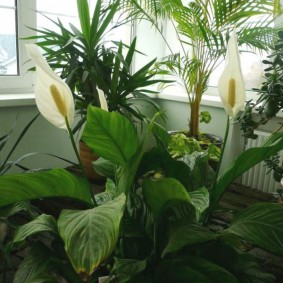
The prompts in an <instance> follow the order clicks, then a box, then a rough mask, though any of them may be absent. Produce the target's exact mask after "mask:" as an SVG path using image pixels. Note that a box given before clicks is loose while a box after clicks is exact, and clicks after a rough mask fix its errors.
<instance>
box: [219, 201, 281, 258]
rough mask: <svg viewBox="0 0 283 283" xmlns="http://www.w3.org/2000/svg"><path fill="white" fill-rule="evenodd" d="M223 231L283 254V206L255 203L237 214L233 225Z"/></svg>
mask: <svg viewBox="0 0 283 283" xmlns="http://www.w3.org/2000/svg"><path fill="white" fill-rule="evenodd" d="M222 232H223V233H233V234H236V235H238V236H239V237H241V238H243V239H245V240H247V241H249V242H252V243H253V244H255V245H257V246H259V247H261V248H263V249H266V250H268V251H271V252H274V253H277V254H281V255H283V206H282V205H279V204H274V203H258V204H255V205H253V206H251V207H249V208H246V209H245V210H243V211H242V212H241V213H240V214H239V215H237V216H236V218H235V219H234V220H233V222H232V224H231V226H230V227H229V228H228V229H226V230H223V231H222Z"/></svg>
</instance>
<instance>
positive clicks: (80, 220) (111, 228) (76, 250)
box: [58, 194, 126, 275]
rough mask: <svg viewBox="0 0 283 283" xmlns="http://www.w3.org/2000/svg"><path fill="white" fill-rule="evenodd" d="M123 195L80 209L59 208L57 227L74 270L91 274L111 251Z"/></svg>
mask: <svg viewBox="0 0 283 283" xmlns="http://www.w3.org/2000/svg"><path fill="white" fill-rule="evenodd" d="M125 201H126V197H125V195H123V194H122V195H120V196H119V197H117V198H116V199H115V200H113V201H109V202H107V203H105V204H103V205H101V206H98V207H95V208H93V209H89V210H84V211H72V210H63V211H62V213H61V215H60V216H59V219H58V230H59V234H60V236H61V237H62V239H63V241H64V244H65V250H66V253H67V255H68V257H69V259H70V261H71V263H72V265H73V267H74V269H75V270H76V272H77V273H79V274H84V275H91V274H92V273H93V272H94V271H95V270H96V268H97V267H98V266H99V264H100V263H101V262H103V261H104V260H106V259H107V257H108V256H109V255H110V254H111V253H112V251H113V249H114V247H115V245H116V241H117V239H118V235H119V226H120V221H121V218H122V216H123V211H124V206H125Z"/></svg>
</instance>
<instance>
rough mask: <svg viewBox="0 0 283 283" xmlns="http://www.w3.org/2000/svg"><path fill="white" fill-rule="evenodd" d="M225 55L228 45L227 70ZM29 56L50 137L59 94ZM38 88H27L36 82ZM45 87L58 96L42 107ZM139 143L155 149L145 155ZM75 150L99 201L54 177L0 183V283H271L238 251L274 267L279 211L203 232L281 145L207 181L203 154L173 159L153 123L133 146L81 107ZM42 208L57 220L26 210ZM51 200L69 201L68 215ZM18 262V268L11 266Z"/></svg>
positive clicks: (256, 212)
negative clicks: (87, 157)
mask: <svg viewBox="0 0 283 283" xmlns="http://www.w3.org/2000/svg"><path fill="white" fill-rule="evenodd" d="M235 43H236V40H235V37H234V35H232V37H231V40H230V42H229V52H228V55H227V60H229V62H231V60H233V58H231V56H232V57H233V56H234V54H235V51H236V50H237V49H236V44H235ZM28 48H31V49H33V46H31V47H28ZM33 51H35V50H33ZM30 53H31V52H30ZM37 55H39V54H37V53H35V62H36V63H37V69H38V70H39V72H38V76H42V78H43V77H45V78H46V82H47V83H46V84H42V89H41V88H38V87H37V88H36V91H38V92H37V95H49V96H48V97H49V99H48V100H47V101H46V102H45V103H46V107H47V108H48V107H51V108H52V109H53V110H54V109H55V110H56V111H55V112H57V114H58V113H59V114H60V113H61V114H60V115H61V116H62V117H64V119H62V117H61V118H60V119H61V120H60V123H58V124H57V123H56V125H60V127H62V126H63V124H62V122H63V120H67V119H69V118H67V119H66V117H67V116H68V115H67V113H68V109H67V108H66V110H64V111H62V108H61V107H59V108H58V107H57V106H56V102H55V101H54V98H53V96H54V95H56V96H57V98H58V97H59V94H60V103H62V105H63V104H64V103H65V101H66V103H67V101H68V98H65V96H68V95H69V94H68V93H69V92H68V90H67V89H65V88H63V86H64V84H62V85H61V81H58V80H57V78H55V77H54V75H53V74H52V73H51V72H49V69H48V68H47V66H46V63H45V61H43V60H41V59H40V58H41V57H40V56H39V57H37ZM236 62H237V61H236ZM228 65H229V64H228ZM235 66H236V67H237V64H235ZM229 68H230V69H229V75H228V76H226V75H225V76H223V77H222V79H221V82H220V84H221V86H222V88H221V89H222V90H221V95H222V96H223V99H224V101H226V102H224V103H226V105H225V108H226V109H228V114H229V115H231V116H232V115H234V114H236V112H237V109H238V107H240V103H238V99H240V100H241V99H242V98H241V97H238V96H241V95H243V93H242V92H241V91H240V90H241V88H242V85H241V80H240V76H239V70H237V69H235V70H234V69H233V68H231V66H230V67H229ZM42 78H38V81H37V83H38V82H39V83H40V84H41V82H44V80H42ZM222 80H223V81H222ZM51 85H55V86H56V87H57V88H58V89H57V90H58V92H57V91H56V94H53V96H52V93H51V91H53V92H54V89H53V90H51V89H50V86H51ZM238 90H239V91H238ZM229 97H230V98H229ZM64 99H66V100H64ZM39 101H41V100H39ZM58 101H59V100H58V99H57V103H59V102H58ZM66 105H67V104H66ZM70 105H72V104H70ZM42 106H43V105H42ZM67 107H68V106H67ZM71 108H72V106H71ZM59 109H61V110H59ZM45 111H46V109H45ZM55 112H54V114H55ZM45 113H48V111H47V112H45ZM50 113H51V112H50ZM57 114H56V115H57ZM60 115H58V117H59V116H60ZM155 118H157V117H155ZM58 121H59V119H58ZM58 121H57V122H58ZM67 129H68V126H67ZM151 133H153V134H154V136H155V138H156V144H155V145H153V147H152V148H150V149H148V150H146V149H145V142H146V139H147V137H148V136H149V134H151ZM82 139H83V141H84V142H85V143H86V144H87V145H88V146H90V147H91V149H92V150H93V151H94V152H95V153H97V154H98V155H100V156H101V158H100V159H99V160H97V161H96V162H95V163H94V167H95V169H96V170H97V171H98V172H99V173H100V174H103V175H104V176H106V177H107V182H106V185H105V188H106V190H105V192H102V193H99V194H97V195H93V194H92V192H91V191H90V190H89V183H88V181H87V179H85V178H81V177H78V176H77V175H75V174H72V173H70V172H68V171H67V170H65V169H52V170H50V171H45V172H33V173H30V174H14V175H13V174H11V175H4V176H0V194H1V198H0V216H1V217H5V218H4V219H5V221H6V222H7V223H9V227H10V229H11V230H12V234H11V236H12V239H11V240H10V239H9V237H6V238H5V239H4V240H2V242H1V245H0V251H1V254H0V256H1V260H3V262H4V264H3V266H4V271H3V274H2V279H3V280H2V282H3V283H5V282H11V281H12V279H11V280H10V279H8V278H7V274H8V271H10V270H11V269H12V270H13V268H14V269H16V273H15V276H14V278H13V282H14V283H28V282H58V283H59V282H68V283H82V282H89V283H90V282H98V278H99V277H101V276H105V275H108V276H109V278H108V279H107V280H108V282H118V283H125V282H129V283H131V282H132V283H133V282H135V283H137V282H141V283H164V282H166V283H176V282H193V283H198V282H207V283H208V282H212V283H218V282H226V283H245V282H253V283H256V282H263V283H272V282H275V280H276V279H275V277H274V276H273V275H272V274H270V273H267V272H265V271H264V268H263V267H262V266H260V264H259V263H258V262H257V261H256V259H255V258H254V257H253V256H252V255H250V254H248V253H247V252H246V251H245V249H243V242H244V243H249V244H250V245H255V246H257V247H260V248H262V249H264V250H267V251H269V252H272V253H276V254H279V255H283V247H282V244H281V239H282V237H283V232H282V231H283V221H282V220H283V219H282V218H283V216H282V215H283V206H282V205H279V204H274V203H258V204H255V205H253V206H250V207H249V208H247V209H244V210H242V211H237V214H236V215H235V216H234V218H233V220H232V222H231V223H227V225H226V226H225V227H219V229H216V230H215V229H212V226H211V223H213V218H214V216H215V212H219V211H218V208H219V205H220V204H219V200H220V198H221V196H222V195H223V193H224V192H225V190H226V189H227V188H228V187H229V185H230V184H231V183H232V182H233V181H234V180H235V179H236V178H238V177H239V176H240V175H241V174H242V173H244V172H245V171H246V170H248V169H249V168H251V167H252V166H254V165H255V164H257V163H258V162H260V161H262V160H263V159H265V158H268V157H270V156H272V155H274V154H275V153H277V152H278V151H279V150H282V149H283V133H277V134H273V135H271V136H270V137H269V138H268V139H267V141H266V142H265V143H264V144H263V145H262V146H261V147H258V148H251V149H249V150H247V151H245V152H243V153H242V154H240V155H239V156H238V157H237V158H236V159H235V160H234V161H233V162H232V163H231V164H230V166H228V167H227V168H226V169H225V171H224V172H223V173H222V174H221V175H220V176H219V177H217V176H215V174H213V172H212V171H209V170H208V157H209V154H210V148H208V149H207V150H206V151H205V152H195V153H193V154H190V155H186V156H184V157H182V158H180V159H178V160H176V159H173V158H172V157H171V155H170V154H169V153H168V150H167V145H168V134H167V132H166V131H164V130H163V129H162V128H161V127H160V126H158V124H156V123H155V121H154V120H153V121H151V122H150V124H149V125H148V127H147V132H146V133H145V135H144V136H143V137H142V138H141V137H139V136H138V134H137V131H136V129H135V127H134V125H133V124H132V123H131V122H130V121H129V120H128V119H127V118H126V117H125V116H123V115H121V114H119V113H116V112H108V111H105V110H103V109H100V108H98V107H94V106H89V107H88V111H87V121H86V126H85V128H84V131H83V135H82ZM211 174H212V176H210V175H211ZM216 177H217V179H216ZM51 197H52V198H53V200H54V198H55V199H58V200H61V202H60V206H59V208H60V209H59V211H58V212H57V213H53V214H52V212H50V211H49V213H48V212H46V210H45V211H44V210H43V209H42V208H41V206H40V205H37V204H36V202H34V200H35V199H39V200H41V205H42V204H43V203H42V201H43V200H44V201H45V202H47V203H49V202H51V203H50V204H54V203H53V202H52V200H49V199H48V198H51ZM62 198H68V199H72V203H71V204H72V207H71V208H70V203H68V202H65V201H62ZM92 198H95V202H93V200H92ZM63 200H65V199H63ZM17 214H19V215H24V216H25V217H24V218H22V217H16V216H17ZM1 219H3V218H1ZM23 219H24V220H23ZM23 221H24V223H23ZM14 227H16V229H15V230H14ZM23 250H24V251H23ZM27 251H28V252H27ZM18 254H20V255H21V256H23V260H22V262H21V264H20V265H17V264H15V265H13V260H12V259H13V255H16V256H17V255H18ZM9 280H10V281H9Z"/></svg>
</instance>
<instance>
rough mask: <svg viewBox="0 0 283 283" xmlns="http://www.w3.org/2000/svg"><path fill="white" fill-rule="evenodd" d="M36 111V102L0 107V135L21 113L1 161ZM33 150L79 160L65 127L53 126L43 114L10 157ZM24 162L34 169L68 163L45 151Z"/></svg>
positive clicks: (23, 163) (13, 157) (7, 129)
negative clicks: (50, 155)
mask: <svg viewBox="0 0 283 283" xmlns="http://www.w3.org/2000/svg"><path fill="white" fill-rule="evenodd" d="M37 113H38V110H37V108H36V107H35V106H23V107H0V121H1V124H0V137H1V136H2V135H3V134H6V133H7V132H9V131H10V129H11V127H12V126H13V123H14V121H15V120H16V118H17V116H18V119H17V121H16V126H15V130H14V131H13V134H12V136H11V139H10V140H9V142H8V143H7V146H5V148H4V150H3V151H1V152H0V154H1V162H3V160H4V159H5V157H6V156H7V153H8V152H9V151H10V149H11V148H12V146H13V144H14V142H15V141H16V139H17V138H18V136H19V135H20V133H21V131H22V130H23V129H24V127H25V125H26V124H27V123H28V122H29V121H30V120H31V119H32V118H33V117H35V115H36V114H37ZM31 152H39V153H49V154H54V155H58V156H61V157H64V158H66V159H68V160H73V161H76V158H75V154H74V152H73V150H72V147H71V143H70V140H69V138H68V134H67V133H66V131H65V130H61V129H58V128H56V127H54V126H53V125H51V124H50V123H49V122H47V121H46V120H45V119H44V118H43V117H42V116H39V117H38V118H37V120H36V121H35V122H34V123H33V125H32V126H31V127H30V129H29V130H28V132H27V134H26V135H25V137H24V138H23V139H22V141H21V143H20V144H19V146H18V147H17V149H16V150H15V152H14V154H13V155H12V156H11V158H10V160H16V159H17V158H19V157H21V156H23V155H25V154H27V153H31ZM21 164H22V165H25V166H28V167H29V168H31V169H36V168H51V167H53V168H54V167H65V166H67V165H68V164H67V163H65V162H63V161H60V160H58V159H55V158H52V157H49V156H46V155H36V156H33V157H30V158H27V159H26V160H25V161H23V162H22V163H21ZM17 171H18V170H16V169H14V170H12V171H11V172H17Z"/></svg>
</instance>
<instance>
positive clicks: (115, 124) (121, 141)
mask: <svg viewBox="0 0 283 283" xmlns="http://www.w3.org/2000/svg"><path fill="white" fill-rule="evenodd" d="M82 140H83V141H84V142H85V143H86V144H87V145H88V146H89V147H90V148H91V149H92V150H93V151H94V152H95V153H96V154H98V155H99V156H101V157H103V158H105V159H108V160H110V161H112V162H114V163H117V164H121V165H125V164H126V163H127V161H129V160H130V159H131V157H132V156H133V155H134V154H135V152H136V150H137V147H138V144H139V139H138V136H137V133H136V130H135V128H134V126H133V125H132V124H131V123H130V121H129V120H128V119H127V118H126V117H124V116H122V115H121V114H119V113H116V112H111V113H110V112H106V111H104V110H101V109H100V108H97V107H92V106H89V107H88V114H87V122H86V126H85V129H84V132H83V135H82Z"/></svg>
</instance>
